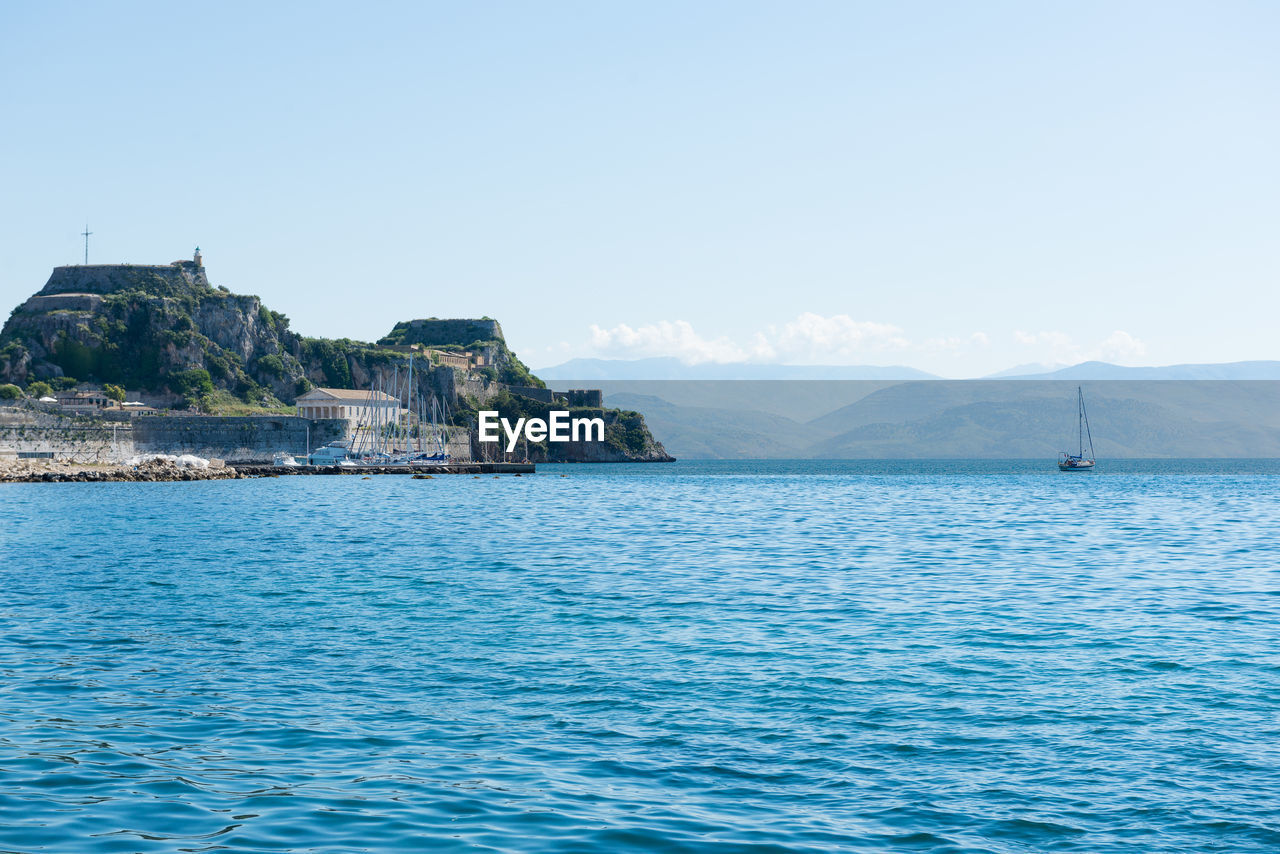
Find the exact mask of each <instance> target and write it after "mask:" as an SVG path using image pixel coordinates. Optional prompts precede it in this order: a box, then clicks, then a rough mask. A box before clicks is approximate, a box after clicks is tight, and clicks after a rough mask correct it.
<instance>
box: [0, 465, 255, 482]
mask: <svg viewBox="0 0 1280 854" xmlns="http://www.w3.org/2000/svg"><path fill="white" fill-rule="evenodd" d="M0 465H2V467H0V483H108V482H115V481H136V482H157V481H179V480H234V479H236V478H241V477H245V475H243V474H241V473H240V472H239V471H237V470H236V469H234V468H231V467H229V466H220V467H215V466H210V467H209V468H194V467H190V466H180V465H175V464H174V463H171V462H168V461H165V460H148V461H147V462H145V463H142V464H140V465H136V466H128V465H94V464H76V463H69V462H65V461H62V460H57V461H54V460H40V461H34V460H20V461H18V462H16V463H7V464H0Z"/></svg>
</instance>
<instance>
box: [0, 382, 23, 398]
mask: <svg viewBox="0 0 1280 854" xmlns="http://www.w3.org/2000/svg"><path fill="white" fill-rule="evenodd" d="M20 397H22V389H20V388H18V387H17V386H16V385H10V384H8V383H6V384H5V385H0V400H17V399H19V398H20Z"/></svg>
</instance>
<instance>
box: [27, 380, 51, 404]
mask: <svg viewBox="0 0 1280 854" xmlns="http://www.w3.org/2000/svg"><path fill="white" fill-rule="evenodd" d="M51 394H53V386H51V385H49V384H48V383H47V382H45V381H44V380H36V381H35V382H32V383H28V384H27V397H34V398H35V399H36V400H39V399H40V398H42V397H48V396H49V395H51Z"/></svg>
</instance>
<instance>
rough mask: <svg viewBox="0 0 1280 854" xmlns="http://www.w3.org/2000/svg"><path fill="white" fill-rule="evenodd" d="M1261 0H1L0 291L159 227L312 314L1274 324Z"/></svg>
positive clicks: (764, 351) (1273, 212) (1278, 352)
mask: <svg viewBox="0 0 1280 854" xmlns="http://www.w3.org/2000/svg"><path fill="white" fill-rule="evenodd" d="M1277 43H1280V4H1275V3H1271V2H1258V3H1233V2H1222V3H1208V2H1204V3H1195V4H1188V3H1176V2H1158V3H1155V2H1152V3H1140V2H1134V3H1087V2H1086V3H1077V4H1065V5H1064V4H1055V5H1048V4H1026V3H994V2H993V3H982V2H980V3H970V4H953V3H938V2H931V3H923V2H921V3H889V2H884V3H877V4H871V3H855V2H838V3H782V2H777V3H749V2H732V3H729V2H726V3H692V4H690V3H655V2H645V3H633V4H629V5H624V4H620V3H599V2H582V3H542V4H533V3H467V4H464V3H455V4H429V3H405V4H374V5H371V6H368V7H367V8H366V7H363V6H360V7H357V6H356V5H353V4H323V3H308V4H298V5H296V6H293V7H287V6H285V5H284V4H258V3H253V4H239V3H218V4H200V6H199V7H197V6H195V5H192V4H174V3H152V4H141V3H118V4H71V3H58V2H47V3H35V2H31V3H22V4H19V3H5V4H3V6H2V7H0V106H2V111H0V116H2V117H3V125H2V126H0V129H2V131H3V132H2V133H0V163H2V164H3V199H4V204H3V206H0V301H2V302H3V303H4V304H5V305H6V306H11V305H16V304H17V303H18V302H20V301H21V300H22V299H23V298H25V297H26V296H27V295H28V294H29V293H31V292H32V291H34V290H36V289H37V288H39V287H40V286H41V285H42V284H43V282H44V281H45V279H46V278H47V276H48V273H49V270H50V268H52V267H53V266H55V265H58V264H66V263H77V262H78V261H79V259H80V255H81V252H82V239H81V238H80V236H79V232H80V231H82V230H83V228H84V224H85V221H86V219H87V220H88V222H89V225H90V228H91V230H92V231H93V232H94V236H93V238H92V242H91V244H90V260H91V261H97V262H103V263H105V262H120V261H131V262H138V263H141V262H148V263H152V262H159V263H164V262H168V261H171V260H174V259H177V258H180V257H187V256H189V255H190V252H191V250H192V248H193V247H194V246H195V245H196V244H199V245H200V246H201V247H202V249H203V250H204V254H205V261H206V264H207V266H208V270H209V274H210V277H211V278H212V280H213V281H214V282H215V283H216V284H223V285H226V286H227V287H229V288H231V289H232V290H233V291H238V292H248V293H257V294H259V295H261V296H262V297H263V298H264V299H265V300H266V301H267V303H268V304H269V305H270V306H271V307H273V308H275V309H277V310H280V311H283V312H284V313H286V314H288V315H289V317H290V318H291V319H292V321H293V327H294V328H295V329H296V330H298V331H300V332H302V333H304V334H311V335H328V336H344V335H345V336H349V337H354V338H365V339H371V338H376V337H378V336H380V335H382V334H385V332H386V331H387V330H389V329H390V328H391V326H392V324H393V323H394V322H395V321H396V320H398V319H403V318H409V317H421V316H430V315H437V316H459V315H490V316H493V317H497V318H498V319H499V320H501V321H502V323H503V326H504V328H505V330H506V332H507V336H508V338H509V340H510V342H511V344H512V346H513V347H514V348H515V349H516V350H517V352H519V353H520V354H521V355H522V356H523V357H524V358H525V360H526V361H528V362H529V363H530V364H533V365H535V366H543V365H549V364H554V363H558V362H561V361H564V360H565V359H567V358H570V357H573V356H607V357H632V356H646V355H662V354H670V355H677V356H682V357H684V358H687V359H720V360H726V359H728V360H732V359H744V358H746V359H756V360H764V361H784V362H792V363H813V362H827V363H846V364H909V365H913V366H915V367H919V368H923V369H925V370H931V371H935V372H938V373H942V374H944V375H949V376H975V375H980V374H983V373H986V372H989V371H994V370H999V369H1001V368H1007V367H1009V366H1011V365H1014V364H1017V363H1024V362H1053V361H1077V360H1079V359H1081V358H1088V357H1104V358H1109V359H1110V360H1112V361H1118V362H1121V363H1125V364H1168V363H1174V362H1189V361H1230V360H1239V359H1275V358H1280V343H1277V342H1280V334H1277V332H1276V329H1277V325H1278V321H1277V318H1280V286H1278V285H1280V281H1278V279H1280V275H1278V274H1280V240H1278V239H1277V233H1278V226H1280V216H1277V214H1278V213H1280V165H1278V159H1280V157H1278V152H1280V108H1278V105H1280V51H1277V50H1276V44H1277Z"/></svg>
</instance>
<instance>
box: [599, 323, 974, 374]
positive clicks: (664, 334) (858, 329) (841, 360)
mask: <svg viewBox="0 0 1280 854" xmlns="http://www.w3.org/2000/svg"><path fill="white" fill-rule="evenodd" d="M590 344H591V348H592V350H593V351H594V353H595V355H597V356H602V357H605V358H615V359H638V358H646V357H653V356H668V357H675V358H677V359H680V360H681V361H683V362H684V363H686V364H690V365H693V364H699V363H703V362H718V363H727V362H757V363H765V364H793V365H804V364H809V365H841V364H845V365H848V364H866V363H867V362H876V361H882V359H877V358H876V356H878V355H881V354H884V353H898V354H902V353H904V352H920V353H937V352H939V351H942V352H949V353H961V352H965V351H970V350H975V349H979V348H987V347H990V345H991V339H990V338H989V337H988V336H987V334H986V333H985V332H974V333H971V334H969V335H957V336H946V337H940V338H930V339H928V340H927V341H925V342H923V343H922V344H915V343H913V342H912V341H911V340H910V339H909V338H908V337H907V334H906V332H905V331H904V330H903V329H902V328H901V327H899V326H895V325H893V324H891V323H878V322H876V321H870V320H854V319H853V318H852V317H850V316H849V315H847V314H833V315H830V316H824V315H821V314H815V313H814V312H804V313H802V314H799V315H797V316H796V317H795V319H794V320H791V321H788V322H786V323H783V324H771V325H769V326H767V327H765V328H764V329H762V330H760V331H759V332H756V333H755V334H754V335H753V336H752V337H751V340H750V343H745V342H744V343H739V342H737V341H734V340H732V339H730V338H728V337H726V336H720V337H717V338H708V337H705V336H703V335H700V334H699V333H698V331H697V330H696V329H694V328H693V325H692V324H690V323H689V322H688V321H685V320H661V321H658V322H656V323H649V324H645V325H643V326H636V327H633V326H629V325H627V324H625V323H620V324H618V325H617V326H613V327H610V328H607V329H606V328H604V327H601V326H597V325H595V324H592V326H591V340H590Z"/></svg>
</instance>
